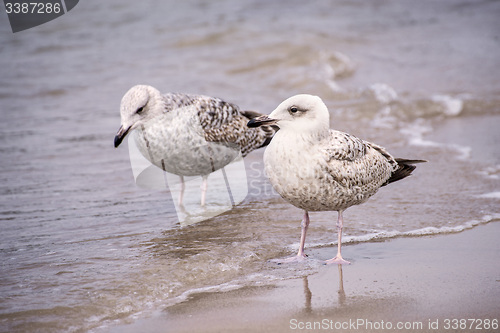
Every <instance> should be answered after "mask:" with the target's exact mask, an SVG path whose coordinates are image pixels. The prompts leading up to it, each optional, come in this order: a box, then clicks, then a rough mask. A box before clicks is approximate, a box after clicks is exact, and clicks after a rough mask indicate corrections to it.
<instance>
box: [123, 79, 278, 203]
mask: <svg viewBox="0 0 500 333" xmlns="http://www.w3.org/2000/svg"><path fill="white" fill-rule="evenodd" d="M120 115H121V126H120V129H119V130H118V133H117V134H116V136H115V140H114V144H115V147H118V146H119V145H120V143H121V142H122V141H123V139H124V138H125V136H126V135H127V134H128V133H129V132H131V131H132V130H134V129H135V131H133V135H134V139H135V142H136V144H137V147H138V148H139V151H140V152H141V154H142V155H143V156H144V157H145V158H146V159H148V160H149V161H150V162H151V163H152V164H154V165H156V166H157V167H159V168H161V169H163V170H164V171H167V172H169V173H173V174H176V175H178V176H180V178H181V191H180V195H179V206H182V204H183V195H184V189H185V184H184V176H202V177H203V184H202V188H201V205H202V206H204V205H205V200H206V190H207V177H208V175H209V174H210V173H212V172H214V171H217V170H219V169H221V168H223V167H224V166H226V165H228V164H229V163H231V162H232V161H233V160H234V159H235V158H237V157H238V156H239V155H242V156H243V157H245V156H246V155H247V154H248V153H250V152H251V151H252V150H254V149H257V148H260V147H263V146H266V145H267V144H268V143H269V142H270V139H271V137H272V136H273V134H274V132H275V129H276V127H273V126H264V127H262V128H248V127H247V126H246V124H247V122H248V121H249V120H251V119H252V118H255V117H258V116H261V114H260V113H257V112H253V111H240V110H239V108H238V107H237V106H236V105H234V104H231V103H228V102H225V101H223V100H221V99H218V98H214V97H208V96H202V95H190V94H180V93H168V94H161V93H160V92H159V91H158V90H157V89H155V88H153V87H151V86H148V85H137V86H134V87H132V88H131V89H130V90H129V91H127V93H126V94H125V95H124V96H123V98H122V101H121V106H120Z"/></svg>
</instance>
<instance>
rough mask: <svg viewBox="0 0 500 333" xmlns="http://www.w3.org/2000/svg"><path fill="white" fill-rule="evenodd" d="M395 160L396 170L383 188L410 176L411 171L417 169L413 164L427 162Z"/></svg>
mask: <svg viewBox="0 0 500 333" xmlns="http://www.w3.org/2000/svg"><path fill="white" fill-rule="evenodd" d="M395 160H396V162H397V163H398V168H397V169H396V171H394V172H393V173H392V174H391V177H390V178H389V179H388V180H387V181H386V182H385V184H384V185H383V186H385V185H387V184H390V183H393V182H395V181H398V180H401V179H403V178H406V177H408V176H409V175H411V173H412V172H413V170H415V168H416V167H417V166H416V165H414V164H417V163H425V162H427V161H426V160H408V159H404V158H396V159H395Z"/></svg>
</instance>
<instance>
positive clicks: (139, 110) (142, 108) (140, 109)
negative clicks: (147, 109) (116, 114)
mask: <svg viewBox="0 0 500 333" xmlns="http://www.w3.org/2000/svg"><path fill="white" fill-rule="evenodd" d="M142 111H144V106H141V107H140V108H138V109H137V110H136V111H135V113H141V112H142Z"/></svg>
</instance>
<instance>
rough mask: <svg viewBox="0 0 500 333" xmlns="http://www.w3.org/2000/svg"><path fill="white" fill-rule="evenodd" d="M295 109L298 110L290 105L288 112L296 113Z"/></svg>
mask: <svg viewBox="0 0 500 333" xmlns="http://www.w3.org/2000/svg"><path fill="white" fill-rule="evenodd" d="M297 111H299V109H298V108H297V107H296V106H292V107H291V108H290V112H291V113H296V112H297Z"/></svg>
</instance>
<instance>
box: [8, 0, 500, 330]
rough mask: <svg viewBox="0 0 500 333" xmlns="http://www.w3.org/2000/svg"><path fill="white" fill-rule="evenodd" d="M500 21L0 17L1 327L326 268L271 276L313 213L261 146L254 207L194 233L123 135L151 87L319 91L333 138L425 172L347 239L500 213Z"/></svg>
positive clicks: (166, 5) (245, 96) (220, 10)
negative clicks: (346, 135) (130, 97)
mask: <svg viewBox="0 0 500 333" xmlns="http://www.w3.org/2000/svg"><path fill="white" fill-rule="evenodd" d="M158 6H160V7H158ZM499 14H500V4H499V3H498V2H495V1H485V2H475V1H471V2H460V3H458V2H454V1H440V2H439V3H436V2H434V1H429V2H427V1H421V2H419V3H418V4H415V2H411V1H385V2H373V3H372V2H370V3H369V4H367V3H365V2H362V1H359V2H357V1H355V2H353V1H350V2H343V1H331V2H321V3H319V2H318V4H315V5H313V6H311V5H309V6H308V5H306V4H305V3H303V2H299V1H296V2H292V3H290V2H287V5H286V6H284V5H283V4H281V3H280V2H272V3H269V2H261V1H239V2H234V1H219V2H215V3H208V2H204V1H183V2H182V3H179V2H163V3H162V4H161V5H160V4H157V2H154V1H143V2H141V3H140V4H138V3H137V2H134V3H132V2H130V4H126V3H123V1H115V0H113V1H106V2H105V3H103V2H98V1H90V0H87V1H85V2H81V3H79V4H78V6H77V7H75V8H74V9H73V10H72V11H71V12H70V13H69V14H66V15H64V16H62V17H60V18H59V19H57V20H55V21H52V22H50V23H47V24H45V25H42V26H39V27H37V28H35V29H31V30H27V31H24V32H20V33H16V34H12V33H11V31H10V27H8V24H7V18H6V15H5V14H2V15H0V52H1V54H2V57H1V58H0V68H1V70H0V71H1V75H0V108H1V114H2V121H1V122H0V156H1V158H0V169H1V170H2V171H1V173H0V177H1V180H2V181H1V185H0V228H1V229H0V230H1V233H0V240H1V241H0V244H1V245H0V260H1V271H0V328H1V331H9V332H15V331H19V332H21V331H47V332H54V331H65V332H66V331H88V330H98V331H100V330H104V331H105V330H106V328H108V327H110V326H111V325H115V324H117V323H121V322H127V321H131V320H134V319H135V318H139V317H142V316H148V315H149V314H150V313H152V312H153V311H156V310H158V309H161V308H164V307H165V306H168V305H169V304H173V303H176V302H179V301H182V300H184V299H186V297H188V296H189V294H191V293H193V292H195V291H199V290H226V289H232V288H238V287H240V286H248V285H258V284H262V283H265V282H266V281H269V280H273V279H280V278H289V277H295V276H301V275H304V274H307V273H309V272H311V271H314V270H316V269H317V267H316V266H315V264H311V265H306V266H303V267H302V266H301V267H291V268H289V269H288V270H275V269H273V267H272V266H269V265H268V264H266V261H267V260H268V259H271V258H277V257H282V256H285V255H289V254H291V253H293V252H294V251H295V250H296V248H297V246H298V238H299V233H300V218H301V215H302V213H301V212H300V211H299V210H298V209H297V208H294V207H292V206H290V205H289V204H287V203H286V202H284V201H283V200H282V199H281V198H279V197H278V196H277V195H276V194H275V193H274V192H273V191H272V189H271V187H270V185H269V183H268V182H267V180H266V178H265V175H264V174H263V171H262V154H263V150H260V151H256V152H254V153H252V154H250V155H249V156H248V157H247V158H246V159H245V166H246V175H247V180H248V195H247V196H246V198H245V200H244V201H243V202H242V203H241V204H239V205H237V207H236V208H234V209H232V210H229V211H227V212H225V213H223V214H221V215H218V216H216V217H213V218H209V219H207V220H204V221H202V222H199V223H195V224H191V225H186V226H184V225H181V224H180V223H179V220H178V216H177V213H176V210H175V206H174V203H173V200H172V197H174V198H176V196H175V195H171V194H170V193H169V191H167V190H152V189H143V188H141V187H139V186H137V185H136V184H135V182H134V177H133V173H132V170H131V164H130V161H129V155H128V150H127V149H126V147H120V148H119V149H114V148H113V143H112V141H113V137H114V135H115V133H116V131H117V130H118V127H119V125H120V124H119V122H120V119H119V103H120V99H121V97H122V95H123V94H124V93H125V92H126V91H127V90H128V89H129V88H130V87H131V86H133V85H135V84H138V83H147V84H151V85H153V86H155V87H157V88H159V89H160V90H162V91H180V92H190V93H199V94H206V95H213V96H218V97H221V98H224V99H227V100H229V101H231V102H234V103H236V104H238V105H240V106H241V107H242V108H244V109H252V110H258V111H261V112H264V113H269V112H271V111H272V110H273V109H274V107H276V106H277V105H278V104H279V103H280V102H281V101H282V100H283V99H285V98H287V97H289V96H291V95H294V94H297V93H303V92H306V93H314V94H317V95H319V96H321V97H322V98H323V100H324V101H325V102H326V104H327V105H328V106H329V108H330V111H331V125H332V127H334V128H336V129H339V130H344V131H348V132H350V133H352V134H354V135H357V136H359V137H362V138H364V139H367V140H370V141H374V142H376V143H378V144H380V145H383V146H385V147H386V148H388V149H389V151H391V152H392V153H393V154H394V155H396V156H401V157H407V158H419V159H427V160H429V162H428V163H426V164H422V165H419V166H418V168H417V169H416V171H415V173H414V176H413V177H411V178H408V179H406V180H404V181H402V182H398V183H395V184H391V186H388V187H385V188H383V189H382V190H381V191H380V192H379V193H377V194H376V195H375V196H374V197H373V198H372V199H370V200H369V201H368V202H367V203H366V204H364V205H362V206H359V207H352V208H350V209H349V210H347V212H346V213H345V237H344V239H345V241H346V242H347V243H349V242H351V243H355V242H369V241H373V240H378V239H384V238H389V237H407V236H414V237H418V236H420V235H426V234H433V233H449V232H458V231H461V230H464V229H467V228H471V227H473V226H474V225H477V224H481V223H488V222H492V221H499V220H500V218H499V214H500V211H499V209H498V207H499V206H498V202H499V198H500V194H499V191H500V187H499V181H500V180H499V178H500V149H499V148H498V142H499V139H500V138H499V134H498V133H499V132H498V128H499V127H500V100H499V98H498V96H500V94H499V93H500V79H499V77H498V71H497V68H498V65H499V61H500V60H499V59H500V39H499V32H500V29H499V28H500V23H499V22H498V17H499ZM172 190H173V189H172ZM311 220H312V222H311V228H310V232H309V234H308V239H307V244H306V246H307V247H308V248H311V247H325V246H326V247H331V248H332V249H331V254H332V256H333V255H334V252H335V250H334V248H333V246H332V244H334V241H335V240H336V236H335V228H334V225H335V220H336V213H335V212H322V213H312V214H311ZM369 255H370V254H367V256H369ZM345 257H346V258H347V259H348V258H349V247H348V246H347V247H346V250H345ZM318 259H328V258H318Z"/></svg>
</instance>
